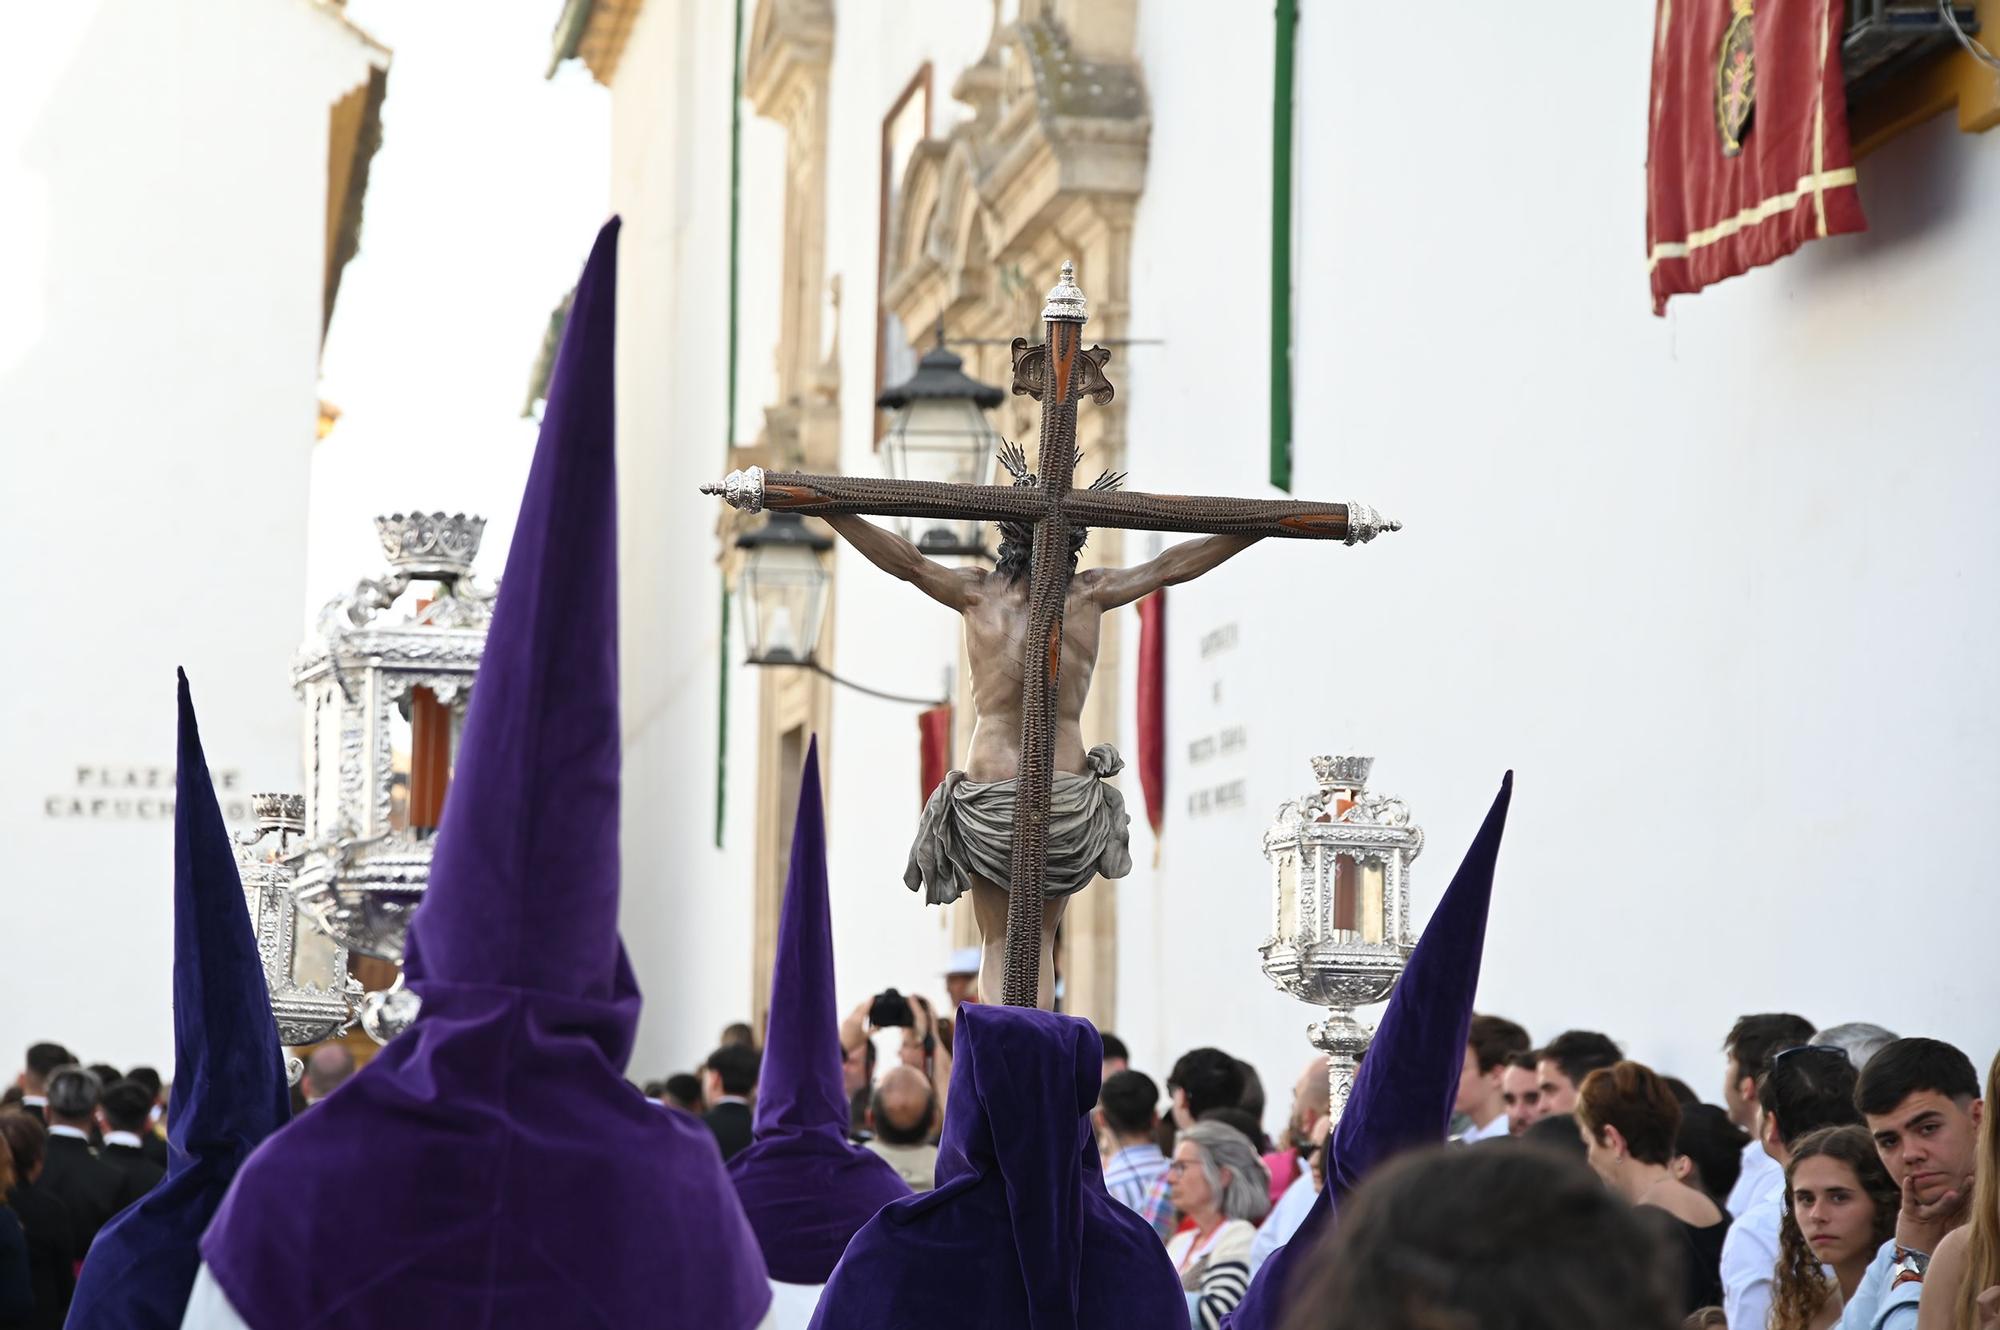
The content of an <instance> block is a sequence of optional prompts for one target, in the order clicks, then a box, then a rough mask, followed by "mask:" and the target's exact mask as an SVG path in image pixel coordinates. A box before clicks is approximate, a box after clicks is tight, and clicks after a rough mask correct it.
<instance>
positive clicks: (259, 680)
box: [0, 0, 370, 1072]
mask: <svg viewBox="0 0 2000 1330" xmlns="http://www.w3.org/2000/svg"><path fill="white" fill-rule="evenodd" d="M17 35H19V36H20V41H19V43H18V44H19V46H20V48H21V49H22V50H24V51H25V50H32V51H34V52H35V58H34V59H33V60H31V61H25V62H22V63H21V67H20V68H19V69H17V70H16V71H15V76H13V77H10V78H9V79H8V80H7V81H6V84H7V86H6V87H5V88H4V90H0V198H4V199H5V200H6V201H7V203H6V207H5V209H4V210H0V453H4V460H5V471H6V478H5V480H4V482H0V566H4V567H6V568H7V569H8V570H9V573H10V575H11V576H12V578H13V579H14V586H13V588H12V589H11V594H10V595H9V597H8V609H7V614H6V621H7V628H6V630H5V632H4V636H0V642H4V645H5V649H4V650H0V731H4V733H5V734H6V735H7V751H8V755H9V757H8V761H7V762H6V763H4V764H0V837H4V839H5V843H6V846H7V857H6V866H5V868H4V869H0V883H4V894H5V900H6V906H7V913H8V917H9V920H10V923H9V926H8V927H6V928H4V929H0V995H4V1000H0V1059H13V1058H17V1057H19V1055H20V1050H22V1049H23V1048H25V1046H26V1045H27V1044H28V1043H29V1042H31V1041H33V1040H40V1039H56V1040H59V1041H61V1042H63V1043H65V1044H67V1045H69V1046H70V1048H71V1049H72V1050H73V1051H74V1052H76V1053H77V1054H79V1055H80V1056H83V1057H85V1058H87V1059H89V1060H93V1061H95V1060H105V1061H110V1062H112V1063H114V1064H118V1065H128V1064H132V1063H135V1062H151V1063H153V1064H156V1065H158V1066H159V1067H160V1068H161V1070H162V1071H163V1072H164V1071H167V1070H169V1062H170V1053H171V1049H172V1040H171V1014H170V1007H169V1002H168V997H169V993H170V986H169V977H170V965H171V960H172V941H171V939H172V923H171V920H172V881H173V856H172V823H171V820H170V815H168V816H167V817H165V818H164V819H163V817H162V816H160V814H163V813H165V807H164V802H165V801H170V800H171V797H172V789H171V786H172V779H173V766H174V723H175V722H174V716H175V712H174V674H173V671H174V667H175V666H176V665H185V666H186V668H187V670H188V674H189V677H190V680H191V682H192V684H193V688H194V695H195V699H196V703H197V706H198V707H199V708H200V712H201V717H202V720H203V738H204V739H205V741H206V744H207V751H208V757H209V762H210V765H211V768H212V769H213V770H214V771H215V772H216V774H217V778H218V781H222V780H225V779H229V780H233V786H232V788H230V789H228V790H225V791H223V795H224V800H225V805H226V810H227V811H230V812H234V813H235V814H236V815H237V816H238V817H241V816H243V815H244V814H245V813H247V796H248V794H249V792H250V791H252V790H261V789H269V788H280V789H289V788H296V786H297V771H298V710H297V704H296V702H295V701H294V700H293V698H292V696H291V689H290V686H289V683H288V665H289V661H290V658H291V655H292V651H293V649H294V648H295V647H296V645H297V643H298V638H299V613H298V605H299V596H300V592H301V591H302V589H303V587H302V583H303V571H304V560H305V542H304V528H305V515H306V483H307V465H308V452H309V449H310V448H311V445H312V439H313V430H314V423H315V419H316V405H315V404H316V395H315V391H314V385H315V378H316V374H317V362H318V357H319V344H320V302H321V283H322V278H323V275H324V272H325V245H326V175H327V160H326V157H327V137H328V119H327V117H328V110H329V107H330V106H331V104H332V103H333V101H334V100H335V99H336V98H337V97H339V96H340V95H341V94H342V93H344V92H346V91H347V90H348V89H350V88H352V87H354V86H355V85H356V84H358V83H360V82H362V81H363V80H365V78H366V77H367V69H368V61H369V58H370V56H369V52H368V49H367V48H366V47H365V45H364V44H363V43H362V41H361V40H360V39H359V38H358V37H357V36H356V35H355V33H354V32H353V31H352V30H350V29H348V28H346V27H344V26H343V25H341V24H340V23H339V22H338V21H336V20H335V19H334V18H333V17H331V15H329V14H328V13H327V12H325V11H323V10H320V9H318V8H316V7H315V6H313V5H310V4H308V3H305V0H284V3H276V4H274V3H270V0H206V2H205V3H194V2H193V0H176V2H174V3H160V2H159V0H97V2H96V3H87V4H72V5H62V6H41V7H39V8H38V9H37V10H36V12H35V16H34V18H33V19H32V21H31V24H30V28H29V31H28V32H27V33H26V34H17ZM91 767H108V768H111V769H112V771H113V773H114V778H116V779H121V780H122V779H123V778H124V773H126V772H131V771H137V772H138V773H140V774H139V777H138V778H139V779H140V780H141V781H143V780H145V779H146V776H145V773H146V772H148V771H157V772H158V773H159V774H158V776H157V779H158V780H159V781H160V782H162V786H163V787H162V788H160V789H157V790H140V791H137V792H135V793H136V797H137V799H139V800H143V801H145V803H144V811H146V812H147V813H150V814H153V816H149V817H142V816H140V812H141V808H140V805H139V804H138V803H136V802H135V803H134V804H132V805H131V806H128V807H125V808H123V809H121V808H120V806H119V801H121V800H123V799H125V798H127V797H128V794H130V793H134V792H127V791H122V790H121V791H118V792H116V793H115V794H113V795H111V796H110V797H109V799H108V800H107V802H106V803H105V804H104V805H103V806H102V807H101V808H100V809H99V814H98V815H97V816H86V817H81V818H79V817H71V816H50V815H49V812H48V809H49V807H50V804H49V801H50V800H52V799H53V800H55V807H57V808H58V809H59V810H61V809H64V808H66V807H67V806H68V801H69V799H70V798H71V797H73V796H74V797H80V798H82V799H83V800H85V801H86V804H85V806H86V808H88V807H89V803H88V801H89V800H91V799H92V798H93V797H95V795H96V791H94V790H92V789H81V790H79V789H78V769H79V768H91ZM121 812H122V814H123V815H121ZM5 1065H7V1066H9V1067H11V1066H12V1065H14V1064H12V1063H7V1064H5Z"/></svg>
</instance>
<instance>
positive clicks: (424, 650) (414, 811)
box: [245, 513, 495, 1043]
mask: <svg viewBox="0 0 2000 1330" xmlns="http://www.w3.org/2000/svg"><path fill="white" fill-rule="evenodd" d="M375 526H376V531H377V534H378V535H379V536H380V537H381V540H382V548H383V552H384V553H385V554H386V555H387V557H388V562H389V570H388V572H387V573H386V574H384V575H383V576H381V577H379V578H370V579H364V580H363V581H361V582H360V583H358V584H357V585H356V586H355V588H354V590H353V591H352V592H350V593H348V594H347V595H345V596H342V597H339V598H337V599H335V600H332V601H330V602H328V603H327V606H326V608H325V609H323V610H322V611H320V615H319V621H318V629H317V632H316V634H315V635H314V636H313V638H311V639H310V640H309V641H308V642H307V643H306V644H305V646H304V647H303V648H301V650H300V652H299V655H298V657H297V659H296V660H295V661H294V663H293V669H292V686H293V689H294V690H295V691H296V692H297V693H298V695H299V698H300V700H301V701H302V702H303V703H304V705H305V711H306V717H305V749H306V751H305V759H306V793H305V795H304V798H303V799H302V800H299V801H298V803H297V804H296V805H288V806H287V807H286V808H285V809H284V810H279V811H283V812H284V814H285V817H286V818H287V819H290V818H292V817H293V816H295V818H296V821H297V823H298V825H297V827H296V828H294V827H293V826H292V825H290V821H289V820H287V821H285V822H284V823H283V824H281V825H280V824H275V823H274V825H272V826H271V827H268V828H263V819H262V818H261V817H260V828H263V829H261V830H260V832H259V836H260V837H261V836H264V835H268V834H269V832H270V831H271V830H277V831H278V832H279V840H278V844H277V846H276V847H274V849H275V853H272V854H270V855H269V858H268V861H255V862H253V863H251V864H249V865H246V868H245V890H246V892H247V891H249V890H251V888H252V879H253V877H254V878H255V887H256V890H257V892H258V895H259V897H260V900H257V901H253V907H254V908H255V910H256V913H255V914H254V915H253V917H254V918H255V919H256V920H257V923H258V946H259V948H260V950H262V951H263V952H264V955H265V972H266V977H267V979H272V980H274V982H273V983H272V988H271V993H272V1006H273V1010H274V1012H276V1013H277V1015H278V1018H279V1023H280V1029H281V1032H282V1034H283V1037H284V1039H285V1041H286V1042H287V1043H310V1042H314V1041H315V1039H317V1038H327V1037H329V1036H331V1035H333V1034H337V1033H339V1032H341V1031H343V1030H345V1029H346V1028H348V1027H349V1026H351V1025H352V1024H353V1023H354V1022H355V1021H356V1020H359V1021H360V1023H361V1025H362V1027H363V1028H364V1029H365V1030H367V1032H368V1033H369V1034H370V1035H371V1036H372V1037H373V1038H375V1039H376V1040H378V1041H380V1042H387V1041H388V1040H389V1039H390V1038H391V1037H393V1036H394V1035H395V1034H397V1033H398V1032H399V1031H400V1030H402V1029H403V1028H404V1027H406V1026H407V1025H408V1024H409V1022H410V1021H411V1020H412V1019H414V1018H415V1016H416V995H415V994H413V993H410V992H408V991H407V990H405V989H404V988H403V981H402V976H401V974H400V973H398V975H397V976H396V980H395V982H394V984H393V985H392V986H391V987H390V988H388V989H386V990H383V991H380V992H373V993H366V994H363V993H361V992H360V991H359V985H355V984H352V983H351V982H349V981H347V980H346V968H347V966H346V960H347V954H348V953H350V952H352V953H356V954H359V955H362V956H372V957H377V958H380V959H381V960H384V961H387V962H389V963H391V964H393V965H397V966H399V967H400V965H401V964H402V960H403V949H404V941H405V937H406V935H407V932H408V929H409V923H410V916H411V915H412V914H413V913H414V912H415V910H416V908H417V905H418V903H419V902H420V901H421V900H422V898H423V891H424V887H425V885H426V883H427V882H428V881H429V879H430V860H431V850H432V845H433V836H434V834H435V832H436V830H437V827H438V822H439V820H440V818H441V816H442V814H443V810H444V796H445V790H446V787H447V786H448V785H449V783H450V780H451V772H452V766H453V762H454V759H455V758H456V755H457V751H458V742H459V737H460V735H461V734H462V733H463V731H464V726H465V713H466V707H467V705H468V703H469V702H470V700H471V696H472V683H473V678H474V676H475V675H476V674H477V672H478V670H479V662H480V658H481V656H482V655H483V654H484V652H485V649H486V630H487V626H488V624H489V623H490V621H491V618H492V611H493V600H494V594H495V593H494V591H493V590H492V589H491V588H486V587H480V586H478V585H476V584H475V583H474V581H473V577H472V563H473V560H474V559H475V558H476V557H477V556H478V553H479V540H480V537H481V535H482V534H483V533H484V531H485V527H486V520H485V519H484V518H482V517H468V516H466V515H464V514H463V513H461V514H457V515H455V516H448V515H446V514H444V513H410V514H408V515H405V514H402V513H398V514H395V515H394V516H391V517H378V518H376V519H375ZM286 798H290V799H297V798H298V797H297V796H286ZM274 810H276V805H274ZM275 815H276V814H275V812H274V816H275ZM292 834H297V835H298V837H299V843H298V844H297V846H296V847H294V846H292V845H291V844H290V836H291V835H292ZM253 848H254V847H253ZM287 887H288V888H289V897H290V908H289V909H287V908H286V905H285V902H283V901H280V900H277V899H276V896H277V895H280V894H285V892H286V889H287ZM300 923H303V924H304V925H305V926H304V927H300V926H299V924H300ZM280 979H282V981H283V982H282V983H281V982H278V980H280ZM298 1004H305V1008H301V1009H300V1010H298V1011H296V1012H293V1011H292V1008H293V1007H294V1006H297V1005H298ZM337 1007H345V1008H346V1009H347V1010H346V1014H345V1015H344V1016H340V1013H339V1012H338V1011H337V1010H336V1008H337ZM306 1008H309V1010H308V1009H306ZM288 1013H289V1014H291V1015H294V1016H295V1017H296V1019H293V1020H292V1021H291V1024H290V1025H289V1026H288V1025H287V1024H286V1022H287V1019H288ZM337 1017H338V1019H336V1018H337ZM294 1036H298V1037H296V1038H295V1037H294Z"/></svg>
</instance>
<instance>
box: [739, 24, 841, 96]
mask: <svg viewBox="0 0 2000 1330" xmlns="http://www.w3.org/2000/svg"><path fill="white" fill-rule="evenodd" d="M832 61H833V6H832V5H831V4H830V3H828V0H758V3H757V12H756V16H755V17H754V18H753V19H752V20H751V24H750V41H749V49H748V50H747V51H746V52H745V53H744V56H743V94H744V96H746V97H748V98H749V99H750V104H751V106H753V107H755V108H756V110H757V114H759V115H761V116H767V117H770V118H771V119H774V120H783V119H785V118H786V112H787V110H788V109H789V107H790V105H791V104H792V103H793V102H794V101H795V100H796V98H797V97H798V96H799V93H800V91H801V89H802V87H812V86H817V85H820V84H824V83H825V81H826V75H827V68H828V66H829V65H830V64H831V63H832Z"/></svg>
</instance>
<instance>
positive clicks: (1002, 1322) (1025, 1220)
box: [812, 1005, 1188, 1330]
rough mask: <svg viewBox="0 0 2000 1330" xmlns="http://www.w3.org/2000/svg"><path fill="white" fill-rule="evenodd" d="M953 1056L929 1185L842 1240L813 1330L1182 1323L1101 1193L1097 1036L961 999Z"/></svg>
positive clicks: (1145, 1242)
mask: <svg viewBox="0 0 2000 1330" xmlns="http://www.w3.org/2000/svg"><path fill="white" fill-rule="evenodd" d="M952 1051H953V1053H954V1055H955V1058H956V1061H955V1062H954V1064H953V1066H952V1075H951V1096H950V1098H951V1106H950V1108H949V1109H948V1110H947V1111H946V1113H945V1119H944V1139H943V1140H942V1141H940V1142H939V1143H938V1162H937V1190H936V1191H933V1192H929V1193H926V1194H925V1195H922V1196H913V1197H911V1198H910V1199H908V1200H904V1201H897V1202H896V1203H895V1204H893V1205H890V1206H888V1207H887V1208H885V1209H884V1210H883V1211H882V1212H881V1213H880V1214H878V1215H876V1216H875V1218H874V1219H872V1220H871V1221H869V1223H868V1226H867V1227H866V1228H863V1229H862V1230H861V1231H860V1232H859V1233H857V1234H855V1236H854V1241H853V1242H851V1243H849V1244H848V1247H847V1254H846V1255H845V1256H843V1257H842V1258H841V1260H840V1265H839V1267H838V1268H836V1269H835V1270H834V1272H833V1278H832V1279H831V1280H829V1281H828V1283H827V1286H826V1292H825V1294H824V1295H822V1296H821V1298H820V1303H819V1311H818V1312H817V1313H816V1314H815V1315H814V1316H813V1319H812V1326H813V1330H939V1328H940V1327H942V1328H943V1330H1097V1328H1098V1327H1108V1326H1147V1327H1153V1326H1176V1325H1179V1326H1185V1325H1186V1324H1187V1316H1188V1310H1187V1298H1186V1296H1185V1295H1184V1294H1183V1293H1182V1292H1181V1284H1180V1279H1179V1277H1178V1276H1177V1275H1175V1273H1174V1267H1173V1263H1172V1262H1170V1261H1169V1260H1167V1252H1166V1248H1165V1247H1163V1246H1162V1245H1161V1244H1160V1239H1159V1237H1158V1236H1157V1235H1156V1234H1155V1233H1154V1232H1153V1230H1152V1227H1151V1226H1150V1225H1148V1224H1147V1223H1146V1221H1145V1220H1143V1219H1141V1218H1140V1217H1139V1216H1138V1215H1137V1214H1136V1213H1134V1212H1133V1211H1131V1210H1129V1209H1127V1208H1126V1207H1125V1206H1123V1205H1121V1204H1119V1203H1118V1202H1117V1201H1114V1200H1112V1199H1111V1197H1110V1196H1109V1194H1107V1193H1106V1192H1105V1190H1104V1179H1103V1177H1102V1176H1101V1174H1100V1171H1099V1165H1098V1159H1097V1142H1096V1140H1095V1139H1094V1138H1093V1136H1092V1133H1091V1127H1090V1110H1091V1109H1092V1108H1093V1107H1095V1106H1096V1104H1097V1091H1098V1081H1099V1078H1100V1077H1101V1075H1102V1073H1103V1069H1104V1046H1103V1044H1102V1043H1101V1042H1100V1041H1099V1040H1098V1037H1097V1031H1096V1030H1095V1029H1093V1028H1092V1027H1091V1025H1090V1023H1089V1022H1088V1021H1081V1020H1078V1019H1077V1018H1075V1017H1074V1016H1058V1015H1056V1014H1054V1013H1053V1012H1046V1011H1032V1010H1028V1009H1024V1008H1020V1007H986V1006H978V1005H967V1006H963V1007H960V1008H959V1015H958V1033H957V1037H956V1039H955V1040H954V1043H953V1048H952Z"/></svg>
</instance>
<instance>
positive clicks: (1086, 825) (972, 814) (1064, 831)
mask: <svg viewBox="0 0 2000 1330" xmlns="http://www.w3.org/2000/svg"><path fill="white" fill-rule="evenodd" d="M1084 765H1085V767H1086V768H1087V770H1086V771H1085V772H1084V773H1083V774H1081V775H1075V774H1071V773H1069V772H1057V773H1056V779H1055V788H1054V789H1053V790H1052V791H1050V796H1049V866H1048V876H1047V878H1046V883H1045V885H1044V887H1043V890H1042V894H1043V895H1045V896H1067V895H1069V894H1071V893H1072V892H1077V891H1081V890H1083V888H1085V887H1086V886H1088V885H1090V880H1091V879H1092V878H1094V877H1099V876H1102V877H1124V876H1125V875H1126V874H1127V873H1129V872H1131V871H1132V847H1131V832H1132V819H1131V818H1129V817H1127V816H1126V814H1125V796H1124V795H1122V794H1120V793H1119V792H1118V788H1117V787H1116V786H1114V785H1107V784H1105V783H1104V782H1105V780H1106V778H1108V777H1111V776H1115V775H1117V774H1118V773H1119V771H1120V770H1122V769H1123V768H1124V766H1125V762H1124V759H1122V758H1120V757H1119V756H1118V750H1117V749H1116V748H1113V747H1112V746H1111V745H1110V744H1099V745H1097V747H1095V748H1093V749H1091V750H1090V752H1089V754H1088V755H1087V756H1086V757H1085V758H1084ZM1018 784H1019V782H1018V781H1012V780H998V781H989V782H984V783H981V782H977V781H969V780H967V779H966V778H965V773H964V772H963V771H953V772H950V773H948V774H947V775H946V776H945V778H944V781H943V783H942V784H940V785H939V786H938V787H937V789H936V790H934V791H932V792H931V797H930V801H929V802H928V803H926V804H925V805H924V815H923V818H922V820H921V821H920V822H918V824H917V839H916V841H915V843H914V844H912V845H911V846H910V864H909V867H908V868H906V869H904V870H903V885H904V886H906V887H908V888H909V889H910V890H911V891H922V892H923V893H924V899H925V900H926V901H927V902H929V903H930V904H932V905H949V904H951V902H953V901H955V900H957V899H958V898H959V897H960V896H962V895H964V894H965V893H966V891H968V890H969V889H970V888H971V886H972V878H973V875H975V874H977V875H978V876H980V877H983V878H985V879H986V880H987V881H989V882H992V883H995V884H997V885H998V886H999V887H1000V888H1001V890H1003V891H1004V890H1006V887H1007V882H1008V879H1009V878H1011V877H1012V876H1013V873H1012V872H1011V865H1012V861H1013V857H1014V854H1013V850H1014V795H1015V790H1016V788H1017V786H1018Z"/></svg>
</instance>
